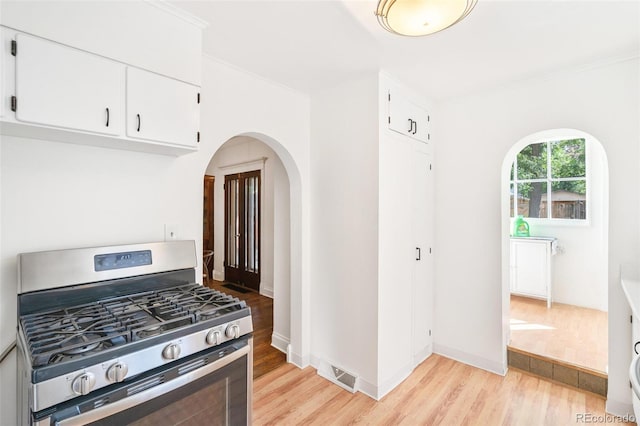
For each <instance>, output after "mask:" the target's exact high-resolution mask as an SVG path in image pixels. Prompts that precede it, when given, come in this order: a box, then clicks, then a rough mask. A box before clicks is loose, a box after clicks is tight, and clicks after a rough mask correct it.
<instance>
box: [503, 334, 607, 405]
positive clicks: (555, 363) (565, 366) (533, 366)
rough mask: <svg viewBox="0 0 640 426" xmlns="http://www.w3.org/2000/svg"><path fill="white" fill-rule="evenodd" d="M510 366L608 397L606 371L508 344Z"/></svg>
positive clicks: (508, 362)
mask: <svg viewBox="0 0 640 426" xmlns="http://www.w3.org/2000/svg"><path fill="white" fill-rule="evenodd" d="M507 360H508V361H507V364H508V365H509V368H515V369H518V370H520V371H524V372H528V373H530V374H532V375H534V376H538V377H541V378H544V379H548V380H551V381H553V382H557V383H561V384H563V385H567V386H571V387H573V388H576V389H580V390H584V391H587V392H591V393H593V394H596V395H598V396H601V397H604V398H606V396H607V388H608V384H609V378H608V375H607V374H606V373H603V372H601V371H596V370H592V369H590V368H585V367H581V366H578V365H573V364H570V363H568V362H564V361H560V360H557V359H553V358H549V357H546V356H543V355H537V354H534V353H531V352H527V351H523V350H522V349H517V348H514V347H511V346H507Z"/></svg>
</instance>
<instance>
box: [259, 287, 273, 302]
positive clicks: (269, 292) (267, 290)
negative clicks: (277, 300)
mask: <svg viewBox="0 0 640 426" xmlns="http://www.w3.org/2000/svg"><path fill="white" fill-rule="evenodd" d="M263 285H264V284H260V294H261V295H263V296H265V297H268V298H269V299H273V289H272V288H264V287H263Z"/></svg>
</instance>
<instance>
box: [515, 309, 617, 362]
mask: <svg viewBox="0 0 640 426" xmlns="http://www.w3.org/2000/svg"><path fill="white" fill-rule="evenodd" d="M510 317H511V318H510V319H511V343H510V346H511V347H514V348H517V349H521V350H524V351H527V352H531V353H533V354H537V355H543V356H546V357H549V358H554V359H558V360H560V361H564V362H566V363H568V364H573V365H577V366H579V367H586V368H587V369H591V370H595V371H598V372H601V373H606V372H607V357H608V353H607V352H608V342H607V313H606V312H602V311H598V310H595V309H587V308H580V307H577V306H572V305H564V304H561V303H553V304H552V305H551V308H550V309H547V305H546V302H545V301H543V300H537V299H532V298H528V297H520V296H511V315H510Z"/></svg>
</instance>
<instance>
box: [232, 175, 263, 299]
mask: <svg viewBox="0 0 640 426" xmlns="http://www.w3.org/2000/svg"><path fill="white" fill-rule="evenodd" d="M224 199H225V231H224V238H225V250H224V258H225V262H224V277H225V281H230V282H234V283H239V284H242V285H244V286H246V287H248V288H251V289H253V290H260V170H255V171H252V172H246V173H238V174H233V175H227V176H225V177H224Z"/></svg>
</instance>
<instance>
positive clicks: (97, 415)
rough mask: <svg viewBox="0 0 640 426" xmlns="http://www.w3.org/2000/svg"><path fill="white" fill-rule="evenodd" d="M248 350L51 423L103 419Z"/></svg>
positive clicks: (66, 425)
mask: <svg viewBox="0 0 640 426" xmlns="http://www.w3.org/2000/svg"><path fill="white" fill-rule="evenodd" d="M250 352H251V345H246V346H243V347H242V348H240V349H238V350H236V351H234V352H232V353H230V354H229V355H226V356H224V357H222V358H220V359H218V360H216V361H214V362H212V363H211V364H207V365H205V366H204V367H201V368H198V369H197V370H193V371H190V372H189V373H186V374H183V375H182V376H179V377H176V378H175V379H173V380H170V381H168V382H166V383H162V384H160V385H157V386H154V387H152V388H149V389H146V390H144V391H142V392H140V393H137V394H134V395H131V396H129V397H127V398H123V399H121V400H118V401H115V402H112V403H111V404H106V405H103V406H102V407H100V408H96V409H93V410H91V411H87V412H85V413H81V414H79V415H77V416H73V417H68V418H66V419H60V420H55V421H54V422H53V424H54V425H56V426H75V425H85V424H87V423H91V422H95V421H97V420H100V419H104V418H106V417H109V416H111V415H114V414H117V413H119V412H121V411H124V410H127V409H129V408H132V407H135V406H136V405H139V404H142V403H144V402H147V401H151V400H152V399H154V398H156V397H158V396H160V395H163V394H165V393H168V392H171V391H173V390H175V389H178V388H180V387H182V386H185V385H187V384H188V383H190V382H192V381H194V380H197V379H200V378H201V377H204V376H206V375H207V374H211V373H212V372H214V371H216V370H219V369H221V368H222V367H224V366H226V365H229V364H231V363H232V362H234V361H236V360H238V359H240V358H242V357H243V356H245V355H247V354H249V353H250ZM248 380H251V378H250V377H249V378H248ZM52 420H53V419H52Z"/></svg>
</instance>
